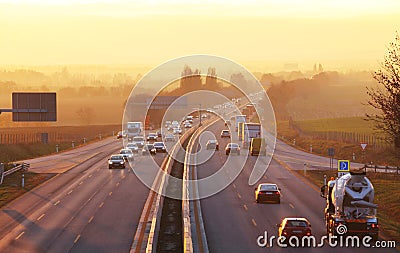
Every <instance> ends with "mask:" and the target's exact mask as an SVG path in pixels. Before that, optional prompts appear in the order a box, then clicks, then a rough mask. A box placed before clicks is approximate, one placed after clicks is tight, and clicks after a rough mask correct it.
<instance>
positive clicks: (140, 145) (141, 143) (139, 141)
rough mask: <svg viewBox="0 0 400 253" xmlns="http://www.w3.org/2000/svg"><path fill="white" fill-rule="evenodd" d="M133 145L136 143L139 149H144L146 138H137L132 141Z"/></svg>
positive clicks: (139, 136)
mask: <svg viewBox="0 0 400 253" xmlns="http://www.w3.org/2000/svg"><path fill="white" fill-rule="evenodd" d="M132 143H135V144H136V145H137V146H138V147H139V148H142V147H143V145H144V137H143V136H141V135H138V136H135V137H133V139H132Z"/></svg>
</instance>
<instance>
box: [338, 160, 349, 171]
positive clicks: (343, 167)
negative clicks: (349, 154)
mask: <svg viewBox="0 0 400 253" xmlns="http://www.w3.org/2000/svg"><path fill="white" fill-rule="evenodd" d="M349 171H350V161H349V160H339V161H338V172H349Z"/></svg>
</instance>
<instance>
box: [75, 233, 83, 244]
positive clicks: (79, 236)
mask: <svg viewBox="0 0 400 253" xmlns="http://www.w3.org/2000/svg"><path fill="white" fill-rule="evenodd" d="M79 238H81V235H77V236H76V238H75V240H74V243H77V242H78V240H79Z"/></svg>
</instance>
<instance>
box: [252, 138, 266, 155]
mask: <svg viewBox="0 0 400 253" xmlns="http://www.w3.org/2000/svg"><path fill="white" fill-rule="evenodd" d="M266 148H267V144H266V143H265V139H264V138H252V139H251V143H250V155H252V156H254V155H267V149H266Z"/></svg>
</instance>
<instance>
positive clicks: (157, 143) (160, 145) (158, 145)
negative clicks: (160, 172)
mask: <svg viewBox="0 0 400 253" xmlns="http://www.w3.org/2000/svg"><path fill="white" fill-rule="evenodd" d="M154 146H155V147H164V143H162V142H156V143H154Z"/></svg>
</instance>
